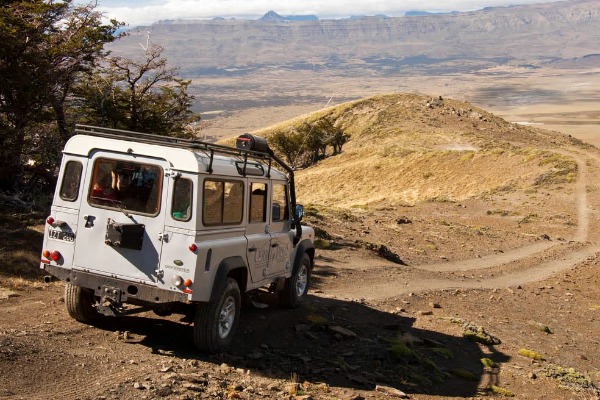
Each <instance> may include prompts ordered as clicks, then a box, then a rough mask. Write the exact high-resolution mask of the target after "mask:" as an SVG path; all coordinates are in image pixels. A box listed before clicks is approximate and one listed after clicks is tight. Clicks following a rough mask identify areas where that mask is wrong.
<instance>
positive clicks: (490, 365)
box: [480, 357, 498, 368]
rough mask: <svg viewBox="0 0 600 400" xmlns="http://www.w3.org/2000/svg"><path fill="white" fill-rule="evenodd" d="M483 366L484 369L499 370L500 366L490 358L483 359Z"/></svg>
mask: <svg viewBox="0 0 600 400" xmlns="http://www.w3.org/2000/svg"><path fill="white" fill-rule="evenodd" d="M480 361H481V364H483V366H484V367H486V368H497V367H498V364H496V363H495V362H494V361H493V360H492V359H490V358H486V357H484V358H482V359H481V360H480Z"/></svg>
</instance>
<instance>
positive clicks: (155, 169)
mask: <svg viewBox="0 0 600 400" xmlns="http://www.w3.org/2000/svg"><path fill="white" fill-rule="evenodd" d="M277 166H278V167H281V169H282V170H283V171H280V170H278V169H276V167H277ZM301 217H302V206H300V205H296V193H295V187H294V173H293V170H292V169H291V168H290V167H289V166H287V165H286V164H285V163H284V162H282V161H281V160H280V159H279V158H278V157H277V156H276V155H275V154H274V153H273V152H272V151H271V149H269V146H268V144H267V142H266V140H265V139H264V138H260V137H257V136H253V135H249V134H244V135H242V136H240V137H239V138H238V139H237V142H236V147H228V146H222V145H216V144H212V143H206V142H201V141H197V140H190V139H179V138H171V137H165V136H159V135H152V134H145V133H138V132H130V131H121V130H114V129H107V128H99V127H92V126H77V128H76V135H75V136H73V137H72V138H71V139H70V140H69V141H68V142H67V144H66V146H65V148H64V151H63V159H62V163H61V168H60V172H59V176H58V184H57V188H56V193H55V195H54V200H53V204H52V209H51V215H50V216H49V217H48V218H47V220H46V228H45V237H44V245H43V251H42V258H41V268H43V269H44V270H46V271H48V272H49V273H50V274H51V275H53V276H54V277H57V278H59V279H61V280H63V281H65V282H66V289H65V303H66V308H67V311H68V313H69V314H70V315H71V317H73V318H74V319H76V320H77V321H80V322H83V323H92V324H93V323H95V322H97V321H98V319H101V318H104V316H119V315H125V314H128V313H133V312H138V311H141V310H147V309H152V310H154V311H155V313H156V314H158V315H168V314H169V313H171V312H174V311H177V312H179V310H181V309H187V310H189V309H190V307H192V308H194V312H193V313H192V314H193V318H194V321H193V322H194V330H193V334H194V343H195V344H196V346H197V347H198V348H199V349H200V350H202V351H205V352H217V351H221V350H223V349H225V348H226V347H227V346H228V344H229V343H230V342H231V340H232V337H233V335H234V332H235V329H236V326H237V323H238V319H239V314H240V308H241V299H242V296H244V295H247V294H252V293H253V292H255V291H257V290H259V289H260V290H265V288H269V289H270V291H271V292H277V293H278V294H279V298H280V302H281V303H282V304H283V305H284V306H287V307H295V306H297V305H298V304H299V303H300V302H302V300H303V299H304V298H305V297H306V295H307V291H308V287H309V283H310V277H311V271H312V268H313V260H314V254H315V253H314V246H313V240H314V230H313V229H311V228H309V227H306V226H301V224H300V220H301ZM130 305H134V306H130ZM138 306H141V307H138Z"/></svg>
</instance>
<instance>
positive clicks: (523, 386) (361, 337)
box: [0, 150, 600, 400]
mask: <svg viewBox="0 0 600 400" xmlns="http://www.w3.org/2000/svg"><path fill="white" fill-rule="evenodd" d="M569 153H570V154H572V156H573V157H574V158H575V159H576V161H577V164H578V181H577V182H576V183H575V184H573V185H571V186H569V187H566V188H565V189H564V191H565V196H570V197H568V198H569V199H570V202H571V206H572V209H573V215H574V216H575V218H574V221H575V222H574V223H573V224H572V225H569V227H568V231H569V232H570V236H568V237H566V238H563V237H562V236H561V235H560V234H558V233H557V234H555V235H554V234H552V232H550V233H551V234H550V235H547V237H544V236H543V235H532V234H529V233H527V234H525V233H518V234H517V233H515V236H516V237H517V239H518V240H519V241H520V242H521V243H522V246H521V247H512V248H510V249H508V248H507V249H501V250H497V248H498V246H499V245H498V244H496V243H493V245H494V246H495V247H493V249H496V250H492V247H489V248H488V247H484V245H485V243H487V241H488V239H489V242H490V243H491V242H493V240H492V239H494V238H495V237H499V236H498V234H496V236H493V235H492V234H488V233H486V232H487V231H484V233H481V230H478V231H477V232H476V233H473V234H472V236H470V240H472V241H473V242H469V243H459V244H456V245H455V246H456V247H455V249H463V250H460V251H459V250H455V251H454V253H453V256H444V259H442V260H441V261H440V259H439V257H438V258H435V257H430V260H429V262H427V263H418V264H415V265H401V264H398V263H393V262H390V261H386V260H384V259H382V258H381V257H378V256H376V255H374V253H373V252H372V251H370V250H365V249H364V248H363V247H361V246H337V247H335V248H334V249H328V250H319V252H318V258H317V259H316V267H315V270H314V275H313V278H314V285H313V287H314V289H313V290H312V291H311V295H310V297H309V301H308V304H307V305H305V306H303V307H301V308H299V309H297V310H294V311H292V312H289V311H287V310H284V309H282V308H280V307H279V306H278V305H277V302H276V301H275V299H274V298H272V296H271V295H268V294H265V295H264V296H263V299H262V300H263V301H264V302H265V303H266V304H269V307H268V308H265V309H256V308H250V309H247V310H244V311H243V313H242V314H243V316H242V321H241V324H240V328H239V331H238V334H237V336H236V338H235V341H234V344H233V347H232V350H231V351H230V352H228V353H226V354H220V355H215V356H206V355H202V354H198V353H197V352H196V351H194V349H193V344H192V340H191V325H190V323H189V321H186V320H182V319H181V316H175V315H174V316H171V317H168V318H159V317H156V316H154V315H153V314H151V313H142V314H139V315H138V316H131V317H126V318H123V319H114V320H113V319H109V320H107V321H104V322H101V323H100V324H99V325H98V326H96V327H93V326H87V325H82V324H79V323H76V322H75V321H73V320H72V319H70V318H69V317H68V315H67V313H66V311H65V309H64V303H63V302H64V299H63V295H62V291H63V286H62V284H60V283H52V284H50V285H46V286H44V285H40V284H36V285H31V286H32V287H21V288H20V290H15V289H10V290H7V289H6V288H5V289H4V290H3V291H2V292H0V295H1V296H0V297H2V298H1V299H0V376H1V377H2V379H1V380H0V399H11V400H13V399H28V400H29V399H59V398H61V399H65V400H66V399H140V398H141V399H157V398H169V399H171V398H173V399H194V398H242V399H255V398H287V397H290V396H291V397H292V398H294V397H295V398H299V399H308V398H315V399H332V398H336V399H360V398H390V397H392V398H393V397H400V396H401V393H400V392H403V393H404V394H406V395H407V396H409V397H410V398H415V399H434V398H464V397H480V396H501V395H502V394H501V393H504V395H508V394H510V393H512V394H515V395H517V397H518V398H528V399H565V398H573V399H575V398H582V399H583V398H586V399H590V398H597V397H598V396H599V395H600V391H599V390H598V389H597V385H598V379H599V378H600V365H598V363H597V360H599V359H600V339H599V338H598V335H597V332H600V316H599V315H598V313H599V312H600V285H599V283H600V276H599V274H598V272H597V269H598V262H599V259H598V253H599V252H600V245H599V244H598V242H597V241H596V237H597V233H598V231H599V224H598V216H597V209H598V207H600V196H599V195H598V188H597V186H596V184H595V182H594V179H593V178H594V177H595V176H598V172H599V171H600V157H599V156H598V155H597V153H596V152H595V151H594V150H589V151H586V152H584V151H581V150H573V151H570V152H569ZM569 190H570V191H571V192H569ZM538 197H542V196H541V195H538ZM548 199H549V200H546V199H545V198H542V199H541V200H539V201H538V204H540V203H541V202H543V201H551V197H548ZM547 206H548V207H552V205H547ZM440 207H441V205H440ZM411 212H413V213H414V214H415V215H416V213H418V212H420V211H419V210H418V209H416V208H415V209H411ZM428 213H429V211H428V210H424V211H423V216H422V217H421V218H422V220H423V221H425V218H426V216H427V215H428ZM370 221H371V220H369V219H363V220H356V221H353V220H350V221H349V222H347V224H349V226H346V227H345V228H344V229H346V228H347V229H349V230H351V231H354V232H359V233H361V232H365V231H368V232H369V234H368V235H366V237H370V238H371V240H373V238H372V236H373V235H376V234H377V230H376V229H375V228H373V227H368V229H367V228H365V226H364V225H365V224H368V223H370ZM415 221H416V218H415ZM373 224H375V222H373ZM413 225H417V224H416V223H415V224H413ZM385 226H387V225H385V224H384V227H385ZM417 228H418V227H417ZM340 229H342V227H340ZM411 229H416V228H414V227H413V228H411ZM528 229H529V228H528ZM531 229H533V228H531ZM561 232H562V231H561ZM332 233H337V232H332ZM361 234H362V233H361ZM486 234H487V235H488V236H486ZM444 235H445V234H444V231H442V230H441V228H440V233H439V236H440V237H445V236H444ZM363 236H364V235H363ZM414 236H415V237H417V239H418V232H417V234H415V235H414ZM505 237H507V238H506V239H503V240H505V242H506V243H513V242H512V241H511V240H512V239H511V237H510V235H509V234H505ZM490 238H491V239H490ZM515 240H516V239H515ZM475 241H477V242H475ZM440 243H442V244H445V243H446V242H443V241H441V239H440ZM425 245H426V243H424V242H423V243H417V244H415V245H414V247H419V246H422V247H425ZM453 245H454V244H453ZM440 246H441V245H440ZM449 246H450V245H448V247H449ZM468 246H472V247H474V250H473V251H477V252H482V253H485V254H482V255H481V256H479V257H474V258H469V257H465V255H466V253H467V249H468V248H469V247H468ZM477 246H479V247H477ZM490 246H491V245H490ZM484 250H485V251H484ZM461 251H464V252H465V254H462V253H461ZM28 284H29V283H28V281H22V285H28ZM33 286H35V287H33ZM469 332H471V333H473V332H475V334H476V336H477V335H478V336H477V338H478V339H476V340H469V338H471V339H472V338H473V336H472V335H469ZM486 338H487V339H486ZM484 339H486V340H484ZM495 339H497V340H495ZM522 349H526V350H529V351H530V352H535V353H537V354H539V358H540V359H537V360H534V359H533V358H530V357H527V356H522V355H519V351H520V350H522ZM528 354H530V353H528ZM482 359H489V360H490V363H487V361H486V362H482ZM570 368H572V369H570ZM503 391H504V392H503Z"/></svg>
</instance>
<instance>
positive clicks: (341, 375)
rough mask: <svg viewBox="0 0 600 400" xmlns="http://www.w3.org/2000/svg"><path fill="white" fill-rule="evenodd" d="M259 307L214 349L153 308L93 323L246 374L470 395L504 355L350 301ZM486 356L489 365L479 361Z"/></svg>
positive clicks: (268, 298)
mask: <svg viewBox="0 0 600 400" xmlns="http://www.w3.org/2000/svg"><path fill="white" fill-rule="evenodd" d="M261 302H264V304H268V307H267V308H256V307H249V308H245V309H244V310H242V315H241V318H240V323H239V325H238V330H237V333H236V336H235V337H234V340H233V342H232V344H231V348H230V350H229V351H228V352H226V353H223V354H218V355H205V354H202V353H199V352H197V351H195V349H194V345H193V341H192V327H191V325H190V324H189V323H185V322H181V321H178V317H174V316H171V317H169V318H168V319H165V318H162V319H161V318H159V317H154V316H153V315H147V316H146V315H144V316H129V317H125V318H121V319H109V320H107V321H106V322H105V323H103V324H102V326H101V328H103V329H106V330H113V331H117V330H120V331H124V330H127V331H129V332H131V333H133V334H134V335H133V336H134V337H138V338H139V340H135V341H131V342H130V343H131V344H132V345H142V346H147V347H149V348H151V349H152V352H153V353H155V354H164V355H165V356H168V357H173V356H176V357H179V358H182V359H188V360H190V359H191V360H194V359H195V360H199V361H204V362H209V363H213V364H214V365H215V367H217V368H218V367H219V366H220V365H221V364H222V363H226V364H227V365H228V366H230V367H233V368H241V369H244V370H250V371H251V372H252V375H255V376H265V377H270V378H277V379H284V380H289V379H290V377H295V378H296V379H297V381H298V382H304V381H309V382H313V383H315V382H319V383H320V382H323V383H326V384H327V385H329V386H333V387H340V388H348V389H354V390H364V391H369V390H373V389H375V386H376V385H384V386H388V387H393V388H396V389H399V390H401V391H403V392H405V393H407V394H418V393H422V394H428V395H438V396H443V397H453V396H456V397H470V396H476V395H478V394H481V391H482V389H481V388H485V387H489V386H490V385H499V384H500V382H499V372H500V368H501V365H502V363H504V362H506V361H507V360H508V359H509V357H508V356H506V355H505V354H503V353H501V352H499V351H497V350H496V349H495V348H494V346H485V345H481V344H479V343H475V342H472V341H469V340H467V339H466V338H463V337H462V336H452V335H448V334H445V333H441V332H436V331H432V330H426V329H420V328H416V327H414V326H413V325H414V322H415V319H414V318H412V317H408V316H402V315H397V314H395V313H388V312H384V311H380V310H377V309H375V308H373V307H370V306H369V305H367V304H363V303H360V302H354V301H344V300H338V299H330V298H324V297H317V296H308V298H307V299H306V302H305V304H303V305H302V306H301V307H299V308H297V309H294V310H288V309H284V308H282V307H280V306H279V305H278V304H277V299H276V296H274V295H270V294H265V295H264V296H262V298H261ZM482 358H488V359H490V360H492V361H493V363H494V364H495V366H494V367H489V366H488V367H484V365H483V364H482V361H481V359H482Z"/></svg>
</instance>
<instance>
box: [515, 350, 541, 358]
mask: <svg viewBox="0 0 600 400" xmlns="http://www.w3.org/2000/svg"><path fill="white" fill-rule="evenodd" d="M518 354H519V355H520V356H523V357H527V358H531V359H532V360H536V361H543V360H544V358H543V357H542V356H541V355H540V354H538V353H536V352H535V351H533V350H529V349H520V350H519V352H518Z"/></svg>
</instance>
